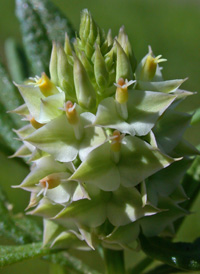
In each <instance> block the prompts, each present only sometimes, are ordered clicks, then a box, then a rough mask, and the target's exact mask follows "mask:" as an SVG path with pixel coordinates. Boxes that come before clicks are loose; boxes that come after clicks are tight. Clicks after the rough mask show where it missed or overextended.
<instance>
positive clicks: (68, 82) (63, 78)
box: [58, 46, 76, 98]
mask: <svg viewBox="0 0 200 274" xmlns="http://www.w3.org/2000/svg"><path fill="white" fill-rule="evenodd" d="M58 80H59V85H60V87H61V88H62V89H63V90H64V91H66V93H67V95H68V96H69V97H71V98H76V95H75V90H74V82H73V67H72V66H71V65H70V64H69V62H68V60H67V56H66V54H65V52H64V49H63V47H61V46H60V47H59V49H58Z"/></svg>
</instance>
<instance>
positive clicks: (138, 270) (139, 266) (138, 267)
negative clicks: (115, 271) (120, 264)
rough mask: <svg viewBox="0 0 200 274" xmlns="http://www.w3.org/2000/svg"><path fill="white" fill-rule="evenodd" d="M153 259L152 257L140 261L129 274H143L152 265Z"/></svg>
mask: <svg viewBox="0 0 200 274" xmlns="http://www.w3.org/2000/svg"><path fill="white" fill-rule="evenodd" d="M152 262H153V259H152V258H150V257H146V258H144V259H143V260H142V261H140V262H139V263H138V264H136V265H135V266H134V267H133V268H132V269H131V270H129V272H128V273H129V274H137V273H143V271H144V270H145V269H146V268H147V267H148V266H149V265H150V264H152Z"/></svg>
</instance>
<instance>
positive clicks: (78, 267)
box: [44, 252, 100, 274]
mask: <svg viewBox="0 0 200 274" xmlns="http://www.w3.org/2000/svg"><path fill="white" fill-rule="evenodd" d="M44 259H45V260H48V261H51V262H52V263H55V264H59V265H61V266H66V267H68V268H69V270H75V273H78V274H79V273H82V274H88V273H90V274H100V273H99V272H97V271H95V270H92V269H91V268H90V267H88V266H87V265H85V264H83V262H82V261H81V260H79V259H77V258H74V257H73V256H71V255H69V254H68V253H67V252H62V253H57V254H52V255H47V256H45V257H44Z"/></svg>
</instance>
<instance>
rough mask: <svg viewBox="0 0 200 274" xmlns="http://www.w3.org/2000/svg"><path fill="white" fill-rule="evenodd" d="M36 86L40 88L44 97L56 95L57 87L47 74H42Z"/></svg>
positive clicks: (37, 79)
mask: <svg viewBox="0 0 200 274" xmlns="http://www.w3.org/2000/svg"><path fill="white" fill-rule="evenodd" d="M35 80H36V86H38V87H39V88H40V90H41V92H42V93H43V95H44V96H50V95H53V94H55V88H56V87H55V85H54V84H53V83H52V82H51V80H50V79H49V77H48V76H47V75H46V73H45V72H43V73H42V76H41V78H36V79H35Z"/></svg>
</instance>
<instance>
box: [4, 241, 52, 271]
mask: <svg viewBox="0 0 200 274" xmlns="http://www.w3.org/2000/svg"><path fill="white" fill-rule="evenodd" d="M51 252H52V250H51V249H48V248H42V243H41V242H40V243H32V244H27V245H22V246H0V253H1V258H0V266H1V267H3V266H6V265H10V264H14V263H17V262H20V261H24V260H28V259H33V258H37V257H41V256H44V255H48V254H50V253H51ZM54 252H55V251H54Z"/></svg>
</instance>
